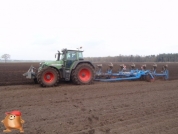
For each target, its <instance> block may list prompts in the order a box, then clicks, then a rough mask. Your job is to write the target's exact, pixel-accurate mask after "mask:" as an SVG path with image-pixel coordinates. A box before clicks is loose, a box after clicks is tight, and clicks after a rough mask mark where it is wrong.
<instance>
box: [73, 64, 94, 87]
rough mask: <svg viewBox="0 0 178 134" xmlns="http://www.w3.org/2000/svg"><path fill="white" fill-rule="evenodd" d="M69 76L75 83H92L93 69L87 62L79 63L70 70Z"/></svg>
mask: <svg viewBox="0 0 178 134" xmlns="http://www.w3.org/2000/svg"><path fill="white" fill-rule="evenodd" d="M71 78H72V81H73V83H74V84H77V85H87V84H92V83H93V81H94V69H93V67H92V66H91V65H90V64H88V63H81V64H79V65H78V66H77V67H76V68H75V69H74V70H73V71H72V76H71Z"/></svg>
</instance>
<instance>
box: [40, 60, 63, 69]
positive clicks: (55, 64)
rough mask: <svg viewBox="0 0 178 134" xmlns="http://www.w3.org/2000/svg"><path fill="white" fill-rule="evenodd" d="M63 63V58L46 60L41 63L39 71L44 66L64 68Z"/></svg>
mask: <svg viewBox="0 0 178 134" xmlns="http://www.w3.org/2000/svg"><path fill="white" fill-rule="evenodd" d="M62 65H63V61H62V60H60V61H46V62H42V63H40V67H39V69H38V71H40V70H41V69H42V68H44V67H47V66H50V67H54V68H57V69H60V68H62Z"/></svg>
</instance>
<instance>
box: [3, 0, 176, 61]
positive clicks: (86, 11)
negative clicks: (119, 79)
mask: <svg viewBox="0 0 178 134" xmlns="http://www.w3.org/2000/svg"><path fill="white" fill-rule="evenodd" d="M80 46H82V47H83V50H84V57H102V56H117V55H120V54H121V55H143V56H144V55H151V54H155V55H156V54H160V53H178V0H28V1H27V0H2V1H0V56H1V55H3V54H5V53H8V54H10V55H11V59H18V60H21V59H22V60H54V54H55V53H56V52H57V50H61V49H62V48H78V47H80Z"/></svg>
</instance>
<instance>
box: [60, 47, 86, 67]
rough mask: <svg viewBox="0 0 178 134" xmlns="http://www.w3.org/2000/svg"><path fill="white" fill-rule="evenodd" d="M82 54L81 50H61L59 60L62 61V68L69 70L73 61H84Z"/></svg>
mask: <svg viewBox="0 0 178 134" xmlns="http://www.w3.org/2000/svg"><path fill="white" fill-rule="evenodd" d="M82 53H83V51H81V50H67V49H63V50H62V57H61V60H63V63H64V67H65V68H66V69H70V68H71V67H72V65H73V63H74V62H75V61H79V60H84V59H83V54H82Z"/></svg>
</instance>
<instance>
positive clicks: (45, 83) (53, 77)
mask: <svg viewBox="0 0 178 134" xmlns="http://www.w3.org/2000/svg"><path fill="white" fill-rule="evenodd" d="M37 78H38V83H39V84H40V85H41V86H42V87H52V86H56V85H57V84H58V82H59V73H58V71H57V70H56V69H54V68H51V67H47V68H44V69H42V70H41V71H40V72H39V73H38V76H37Z"/></svg>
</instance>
